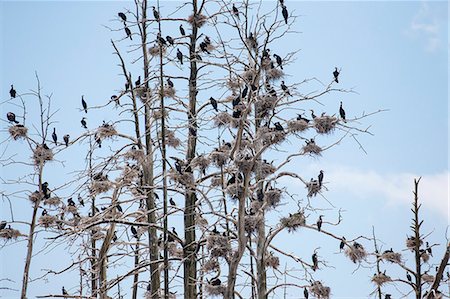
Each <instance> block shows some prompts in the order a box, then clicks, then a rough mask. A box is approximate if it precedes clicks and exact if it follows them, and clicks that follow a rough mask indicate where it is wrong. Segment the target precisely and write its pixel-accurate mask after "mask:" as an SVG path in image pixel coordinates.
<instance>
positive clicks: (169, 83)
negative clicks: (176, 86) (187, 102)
mask: <svg viewBox="0 0 450 299" xmlns="http://www.w3.org/2000/svg"><path fill="white" fill-rule="evenodd" d="M167 85H168V86H169V87H173V82H172V80H170V78H167Z"/></svg>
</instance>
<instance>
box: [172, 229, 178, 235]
mask: <svg viewBox="0 0 450 299" xmlns="http://www.w3.org/2000/svg"><path fill="white" fill-rule="evenodd" d="M172 233H173V234H174V235H175V236H177V237H178V234H177V231H176V230H175V227H172Z"/></svg>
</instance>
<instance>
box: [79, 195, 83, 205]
mask: <svg viewBox="0 0 450 299" xmlns="http://www.w3.org/2000/svg"><path fill="white" fill-rule="evenodd" d="M78 202H79V203H80V205H81V206H83V207H84V200H83V198H82V197H81V195H80V194H78Z"/></svg>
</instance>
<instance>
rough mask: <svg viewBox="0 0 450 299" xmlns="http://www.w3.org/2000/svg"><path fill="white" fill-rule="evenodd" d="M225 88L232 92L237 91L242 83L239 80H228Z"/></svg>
mask: <svg viewBox="0 0 450 299" xmlns="http://www.w3.org/2000/svg"><path fill="white" fill-rule="evenodd" d="M227 86H228V87H229V88H231V89H232V90H239V89H240V88H241V86H242V81H241V80H240V79H239V78H234V79H228V80H227Z"/></svg>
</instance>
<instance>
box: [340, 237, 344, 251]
mask: <svg viewBox="0 0 450 299" xmlns="http://www.w3.org/2000/svg"><path fill="white" fill-rule="evenodd" d="M344 246H345V237H342V239H341V243H340V244H339V250H342V249H344Z"/></svg>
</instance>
